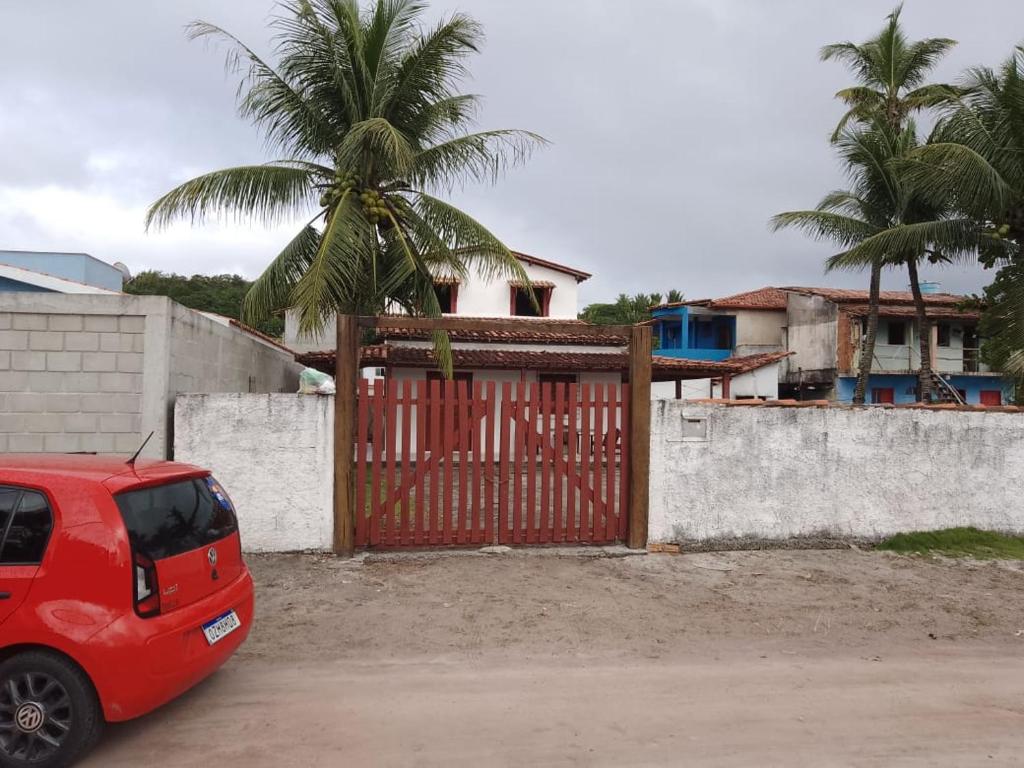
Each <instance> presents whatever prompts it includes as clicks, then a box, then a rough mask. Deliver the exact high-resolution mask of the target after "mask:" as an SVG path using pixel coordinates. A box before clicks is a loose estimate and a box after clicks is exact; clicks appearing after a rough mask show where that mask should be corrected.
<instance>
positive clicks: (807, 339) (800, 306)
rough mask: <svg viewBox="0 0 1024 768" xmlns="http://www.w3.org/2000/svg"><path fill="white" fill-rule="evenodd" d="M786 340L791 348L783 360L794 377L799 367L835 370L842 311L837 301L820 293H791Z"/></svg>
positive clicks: (790, 377) (785, 370)
mask: <svg viewBox="0 0 1024 768" xmlns="http://www.w3.org/2000/svg"><path fill="white" fill-rule="evenodd" d="M788 302H789V309H788V314H787V324H788V329H787V331H786V337H787V344H788V349H789V351H790V352H794V353H795V354H794V355H792V356H791V357H787V358H786V359H785V360H784V361H783V364H782V368H783V373H784V374H786V376H787V377H788V378H789V379H790V380H791V381H796V380H797V371H798V370H799V369H803V370H804V371H805V372H806V371H832V370H834V369H835V368H836V365H837V364H838V363H837V352H838V350H837V337H836V334H837V332H838V330H837V329H838V317H839V313H838V310H837V309H836V305H835V304H833V303H832V302H830V301H826V300H825V299H823V298H821V297H820V296H805V295H803V294H797V293H790V294H788Z"/></svg>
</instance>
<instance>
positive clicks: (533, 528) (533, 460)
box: [523, 383, 540, 544]
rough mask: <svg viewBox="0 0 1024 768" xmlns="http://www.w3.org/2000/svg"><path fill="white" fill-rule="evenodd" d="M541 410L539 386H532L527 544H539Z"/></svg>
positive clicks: (527, 426)
mask: <svg viewBox="0 0 1024 768" xmlns="http://www.w3.org/2000/svg"><path fill="white" fill-rule="evenodd" d="M539 409H540V392H539V391H538V388H537V384H536V383H533V384H530V394H529V402H528V404H527V422H526V430H527V431H526V504H525V505H524V510H523V520H524V525H525V528H526V531H525V535H526V543H527V544H536V543H537V520H536V518H537V449H538V445H537V429H538V424H537V423H538V421H539V418H538V416H539Z"/></svg>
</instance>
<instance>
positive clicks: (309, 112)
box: [146, 0, 544, 372]
mask: <svg viewBox="0 0 1024 768" xmlns="http://www.w3.org/2000/svg"><path fill="white" fill-rule="evenodd" d="M278 10H279V13H278V14H277V15H276V16H275V18H274V21H273V22H272V25H273V27H274V28H275V29H276V36H275V39H274V53H275V55H276V59H277V62H276V64H271V63H268V62H267V61H265V60H264V59H262V58H260V57H259V56H258V55H257V54H256V53H255V52H254V51H253V50H252V49H251V48H249V47H248V46H246V45H245V44H243V43H242V42H241V41H240V40H238V39H237V38H236V37H234V36H233V35H231V34H230V33H228V32H227V31H225V30H223V29H221V28H220V27H217V26H214V25H212V24H208V23H205V22H201V21H199V22H195V23H193V24H191V25H190V26H189V28H188V29H189V36H190V37H191V38H193V39H196V38H205V39H214V40H219V41H226V42H227V43H228V44H229V46H230V50H229V53H228V56H227V66H228V68H229V70H231V71H233V72H235V73H241V75H242V78H241V82H240V85H239V90H238V94H239V98H238V109H239V113H240V115H241V116H242V117H243V118H246V119H248V120H251V121H252V122H253V123H254V124H255V125H256V127H257V128H258V129H260V130H261V131H262V133H263V134H264V136H265V138H266V141H267V144H268V146H269V147H271V148H272V149H273V150H274V151H275V152H276V153H279V155H280V156H281V157H282V158H284V159H281V160H274V161H271V162H269V163H263V164H258V165H248V166H241V167H235V168H226V169H223V170H219V171H213V172H211V173H207V174H204V175H202V176H199V177H197V178H194V179H192V180H190V181H187V182H185V183H184V184H181V185H180V186H178V187H176V188H175V189H172V190H171V191H170V192H168V193H167V194H165V195H164V196H163V197H161V198H160V199H159V200H157V201H156V202H155V203H153V205H152V207H151V208H150V209H149V212H148V214H147V217H146V226H147V228H148V227H161V226H165V225H167V224H169V223H170V222H172V221H173V220H175V219H178V218H187V219H189V220H191V221H192V222H193V223H195V222H198V221H200V220H202V219H204V218H206V216H207V215H208V214H210V213H220V214H233V215H234V216H235V217H236V218H251V219H253V218H254V219H257V220H260V221H263V222H269V223H274V222H279V221H281V220H283V219H285V218H290V217H293V216H296V215H297V214H305V215H306V216H309V214H310V213H312V217H311V218H309V219H308V220H307V222H306V223H305V224H304V226H302V228H301V229H300V230H299V232H298V234H297V235H296V236H295V237H294V239H293V240H292V241H291V242H290V243H288V245H286V246H285V248H284V250H283V251H281V253H280V254H279V255H278V256H277V257H276V258H275V259H274V260H273V261H272V262H271V264H270V265H269V266H268V267H267V269H266V270H265V271H264V272H263V274H262V275H261V276H260V277H259V278H258V279H257V280H256V282H255V283H254V284H253V286H252V288H251V289H250V291H249V292H248V294H247V295H246V297H245V302H244V305H243V316H244V317H245V318H246V319H248V320H250V321H258V320H261V319H263V318H265V317H267V316H268V315H269V314H270V313H272V312H274V311H277V310H280V309H282V308H288V307H290V308H293V309H294V310H295V311H296V312H297V314H298V318H299V327H300V330H301V331H303V332H310V331H315V330H318V329H320V328H322V327H323V325H324V324H325V322H326V321H327V319H328V318H329V317H330V316H331V315H332V314H334V313H335V312H341V313H348V314H370V313H377V312H381V311H383V310H385V309H386V308H390V307H393V306H398V307H401V308H402V309H404V310H405V311H407V312H410V313H416V314H422V315H427V316H439V315H440V314H441V309H440V306H439V304H438V301H437V296H436V295H435V292H434V284H433V275H434V274H436V273H444V274H450V275H458V276H463V275H465V274H466V272H467V271H468V270H470V269H475V270H478V271H479V272H480V273H481V274H483V275H484V276H490V277H493V276H497V275H507V276H509V277H512V278H514V279H516V280H520V281H524V282H527V284H529V283H528V280H527V276H526V274H525V272H524V270H523V268H522V266H521V265H520V263H519V261H518V260H517V259H516V258H515V257H514V256H513V255H512V253H511V252H510V251H509V250H508V248H506V247H505V246H504V245H503V244H502V243H501V241H500V240H499V239H498V238H497V237H495V236H494V235H493V234H491V232H489V231H488V230H487V229H486V228H485V227H484V226H483V225H481V224H480V223H478V222H477V221H475V220H474V219H473V218H472V217H471V216H469V215H468V214H466V213H465V212H463V211H461V210H459V209H457V208H455V207H454V206H452V205H449V204H448V203H446V202H444V201H443V200H442V199H441V198H440V197H439V196H437V190H450V189H451V188H452V187H453V186H454V185H457V184H461V183H463V182H464V181H465V180H467V179H471V180H477V181H492V182H493V181H495V180H496V179H497V178H498V177H499V176H500V175H501V173H502V172H503V171H504V170H505V169H506V168H508V167H510V166H512V165H516V164H518V163H521V162H523V161H525V160H526V158H527V157H528V156H529V155H530V153H531V151H532V150H533V149H534V148H536V147H537V146H538V145H540V144H543V143H544V140H543V139H542V138H541V137H539V136H537V135H536V134H533V133H529V132H525V131H517V130H493V131H485V132H478V133H467V130H468V128H469V126H471V124H472V121H473V117H474V113H475V111H476V108H477V106H478V99H477V97H476V96H473V95H469V94H464V93H460V92H459V90H458V85H459V83H460V81H461V79H462V77H463V76H464V75H465V74H466V71H467V70H466V66H465V60H466V58H467V57H468V56H469V55H470V54H472V53H475V52H477V50H478V47H479V43H480V41H481V38H482V33H481V29H480V27H479V25H478V24H477V23H476V22H475V21H473V19H472V18H470V17H469V16H466V15H463V14H454V15H452V16H450V17H448V18H445V19H443V20H441V21H440V22H439V23H437V24H436V25H435V26H433V27H432V28H429V29H426V28H424V27H423V26H421V23H420V19H421V16H422V14H423V12H424V10H425V4H424V3H423V2H420V1H419V0H376V2H375V3H373V4H372V5H370V6H368V7H367V8H365V9H363V10H361V9H360V7H359V4H358V0H284V1H283V2H281V3H280V4H279V7H278ZM435 347H436V349H437V352H438V361H439V363H440V365H441V367H442V368H444V369H445V370H446V371H448V372H450V368H451V356H450V349H449V347H448V344H447V337H446V336H445V335H444V334H437V335H435Z"/></svg>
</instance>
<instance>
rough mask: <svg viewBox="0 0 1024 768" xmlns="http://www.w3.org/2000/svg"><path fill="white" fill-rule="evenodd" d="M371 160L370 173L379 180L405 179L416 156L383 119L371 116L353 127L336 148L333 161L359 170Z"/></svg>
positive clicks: (401, 135)
mask: <svg viewBox="0 0 1024 768" xmlns="http://www.w3.org/2000/svg"><path fill="white" fill-rule="evenodd" d="M367 157H373V158H374V167H373V172H374V174H375V175H377V176H380V177H383V178H395V177H397V178H405V177H407V176H408V175H409V174H410V173H411V172H412V171H413V168H414V164H415V158H416V155H415V153H414V150H413V147H412V146H411V145H410V143H409V138H408V137H407V136H404V135H403V134H402V132H401V131H399V130H398V129H397V128H395V126H393V125H392V124H391V123H389V122H388V121H387V120H385V119H384V118H383V117H371V118H369V119H368V120H363V121H361V122H359V123H356V124H355V125H353V126H352V127H351V128H350V129H349V132H348V134H347V135H346V136H345V139H344V141H343V142H342V143H341V146H340V147H338V152H337V162H338V165H339V167H341V168H346V169H356V168H361V167H362V166H363V165H364V161H365V158H367Z"/></svg>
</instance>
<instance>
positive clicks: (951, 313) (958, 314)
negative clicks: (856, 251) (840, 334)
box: [843, 304, 981, 320]
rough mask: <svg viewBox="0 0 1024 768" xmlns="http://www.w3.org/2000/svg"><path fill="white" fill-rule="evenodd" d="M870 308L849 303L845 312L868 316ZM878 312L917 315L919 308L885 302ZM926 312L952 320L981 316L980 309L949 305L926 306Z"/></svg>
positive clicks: (844, 307) (975, 318) (886, 315)
mask: <svg viewBox="0 0 1024 768" xmlns="http://www.w3.org/2000/svg"><path fill="white" fill-rule="evenodd" d="M869 310H870V307H869V306H868V305H867V304H847V305H844V306H843V311H844V312H847V313H848V314H851V315H854V316H856V317H865V316H867V314H868V312H869ZM878 314H879V316H880V317H917V308H916V307H905V306H899V305H896V306H886V305H884V304H883V305H881V306H880V307H879V308H878ZM925 314H926V315H927V316H928V317H931V318H935V319H950V320H978V319H979V318H980V317H981V312H980V311H979V310H976V309H971V310H960V309H957V308H956V307H949V306H938V307H935V306H926V307H925Z"/></svg>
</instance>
